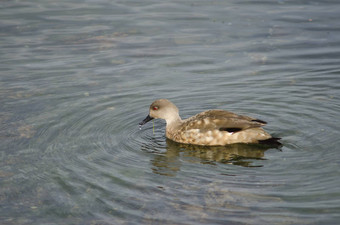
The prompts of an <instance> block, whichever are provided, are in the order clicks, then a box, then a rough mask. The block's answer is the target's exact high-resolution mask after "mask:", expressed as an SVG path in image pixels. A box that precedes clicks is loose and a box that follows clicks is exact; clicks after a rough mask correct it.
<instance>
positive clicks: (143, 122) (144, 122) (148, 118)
mask: <svg viewBox="0 0 340 225" xmlns="http://www.w3.org/2000/svg"><path fill="white" fill-rule="evenodd" d="M153 119H154V118H153V117H151V116H150V115H148V116H147V117H146V118H145V119H144V120H143V121H142V122H140V123H139V126H142V125H144V124H146V123H147V122H149V121H150V120H153Z"/></svg>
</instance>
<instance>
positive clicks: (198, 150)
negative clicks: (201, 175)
mask: <svg viewBox="0 0 340 225" xmlns="http://www.w3.org/2000/svg"><path fill="white" fill-rule="evenodd" d="M166 143H167V147H168V148H167V149H168V151H167V152H173V151H181V152H183V154H182V156H183V157H195V158H198V159H200V162H201V163H213V162H220V163H230V164H237V165H241V166H250V165H249V162H246V161H244V160H247V159H263V157H264V152H265V151H266V150H268V149H270V146H268V145H258V144H251V145H248V144H231V145H226V146H198V145H188V144H181V143H176V142H174V141H171V140H169V139H167V140H166ZM172 155H173V154H172Z"/></svg>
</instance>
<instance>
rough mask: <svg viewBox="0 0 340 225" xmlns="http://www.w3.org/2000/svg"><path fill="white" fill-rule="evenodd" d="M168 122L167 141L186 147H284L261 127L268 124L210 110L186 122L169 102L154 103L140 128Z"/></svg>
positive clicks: (160, 100) (230, 113)
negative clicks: (149, 124)
mask: <svg viewBox="0 0 340 225" xmlns="http://www.w3.org/2000/svg"><path fill="white" fill-rule="evenodd" d="M154 118H160V119H164V120H166V137H167V138H169V139H171V140H173V141H175V142H178V143H184V144H194V145H204V146H224V145H228V144H235V143H248V144H249V143H254V144H270V145H281V144H280V142H278V140H279V138H273V137H272V136H271V135H270V134H268V133H267V132H265V131H264V130H263V129H262V128H261V127H262V126H264V125H265V124H266V122H264V121H262V120H259V119H255V118H252V117H248V116H242V115H237V114H235V113H232V112H228V111H225V110H208V111H205V112H201V113H199V114H197V115H195V116H193V117H190V118H188V119H186V120H182V119H181V117H180V116H179V113H178V108H177V107H176V106H175V105H174V104H173V103H172V102H170V101H169V100H167V99H159V100H156V101H154V102H153V103H152V104H151V106H150V109H149V115H148V116H147V117H146V118H145V119H144V120H143V121H142V122H141V123H140V124H139V125H143V124H145V123H147V122H148V121H150V120H152V119H154Z"/></svg>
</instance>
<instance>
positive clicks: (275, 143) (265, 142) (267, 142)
mask: <svg viewBox="0 0 340 225" xmlns="http://www.w3.org/2000/svg"><path fill="white" fill-rule="evenodd" d="M280 139H281V138H269V139H266V140H259V144H263V145H270V146H275V147H279V146H281V145H282V143H281V142H279V140H280Z"/></svg>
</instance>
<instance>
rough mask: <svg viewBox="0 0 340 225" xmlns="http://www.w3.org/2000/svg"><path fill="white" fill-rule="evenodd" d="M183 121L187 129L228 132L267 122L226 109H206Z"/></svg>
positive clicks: (262, 124)
mask: <svg viewBox="0 0 340 225" xmlns="http://www.w3.org/2000/svg"><path fill="white" fill-rule="evenodd" d="M183 123H184V124H183V126H182V127H185V130H190V129H200V130H201V131H205V130H206V131H208V130H220V131H227V132H238V131H241V130H245V129H249V128H255V127H261V126H264V125H265V124H266V122H265V121H262V120H259V119H256V118H252V117H249V116H243V115H238V114H235V113H232V112H229V111H225V110H209V111H205V112H202V113H199V114H197V115H195V116H193V117H190V118H188V119H186V120H184V121H183Z"/></svg>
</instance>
